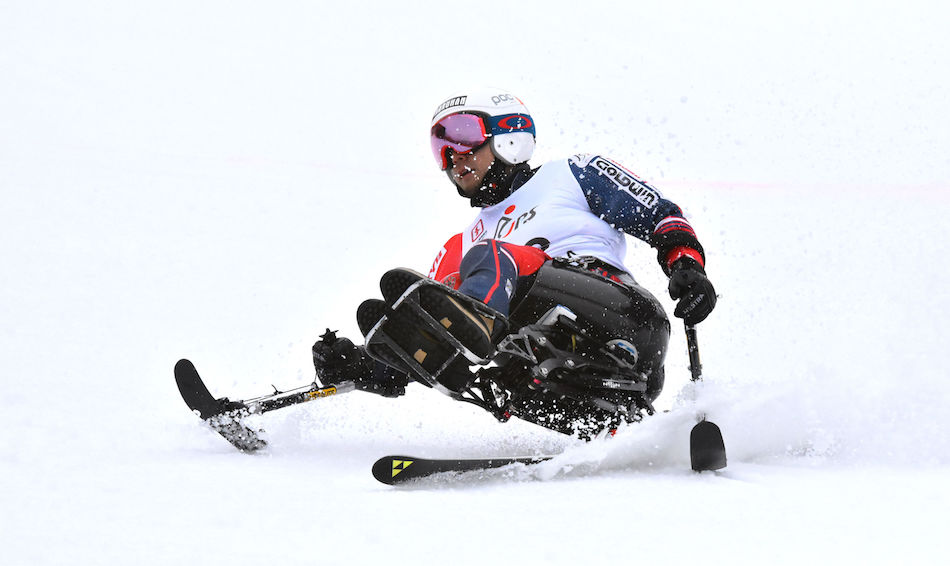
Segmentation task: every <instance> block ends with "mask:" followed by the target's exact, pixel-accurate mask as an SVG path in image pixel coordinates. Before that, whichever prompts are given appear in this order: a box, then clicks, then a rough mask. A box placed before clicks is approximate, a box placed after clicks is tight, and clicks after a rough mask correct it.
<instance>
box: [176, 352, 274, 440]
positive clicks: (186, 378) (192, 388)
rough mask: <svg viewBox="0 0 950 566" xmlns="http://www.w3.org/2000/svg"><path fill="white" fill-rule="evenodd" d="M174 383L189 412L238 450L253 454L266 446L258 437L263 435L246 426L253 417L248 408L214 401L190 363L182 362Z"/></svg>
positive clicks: (223, 399) (219, 400)
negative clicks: (247, 421) (249, 418)
mask: <svg viewBox="0 0 950 566" xmlns="http://www.w3.org/2000/svg"><path fill="white" fill-rule="evenodd" d="M175 382H176V383H177V384H178V391H179V392H180V393H181V398H182V399H184V400H185V404H186V405H188V408H189V409H191V410H192V411H198V416H200V417H201V419H202V420H204V421H205V422H206V423H208V426H210V427H211V428H212V429H213V430H214V431H215V432H217V433H218V434H220V435H221V436H223V437H224V439H225V440H227V441H228V442H230V443H231V444H232V445H233V446H234V447H235V448H237V449H238V450H240V451H242V452H254V451H255V450H259V449H261V448H263V447H265V446H267V442H266V441H264V439H262V438H261V437H260V436H259V433H260V432H262V431H255V430H254V429H251V428H249V427H248V426H247V425H245V424H244V422H243V419H244V417H246V416H247V415H249V414H250V412H249V411H248V409H247V406H246V405H244V404H243V403H241V402H232V401H229V400H228V398H227V397H224V398H221V399H215V398H214V396H213V395H212V394H211V392H210V391H208V387H207V386H206V385H205V384H204V382H203V381H202V380H201V376H200V375H198V370H196V369H195V365H194V364H192V363H191V362H190V361H188V360H179V361H178V363H177V364H175Z"/></svg>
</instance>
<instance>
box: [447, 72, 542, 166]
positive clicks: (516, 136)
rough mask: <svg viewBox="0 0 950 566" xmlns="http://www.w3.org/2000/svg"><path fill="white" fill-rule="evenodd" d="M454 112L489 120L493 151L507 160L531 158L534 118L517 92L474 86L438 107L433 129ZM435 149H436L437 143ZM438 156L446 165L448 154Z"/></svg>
mask: <svg viewBox="0 0 950 566" xmlns="http://www.w3.org/2000/svg"><path fill="white" fill-rule="evenodd" d="M452 114H474V115H478V116H481V117H482V118H483V119H484V122H485V123H484V133H485V135H486V139H487V138H488V137H490V138H491V148H492V153H493V154H494V155H495V157H497V158H499V159H501V160H502V161H503V162H504V163H506V164H508V165H517V164H519V163H524V162H526V161H528V160H529V159H531V155H532V154H533V153H534V137H535V130H534V120H533V119H532V118H531V115H530V114H528V109H527V108H525V105H524V104H523V103H522V102H521V100H519V99H518V97H516V96H515V95H513V94H511V93H509V92H506V91H504V90H501V89H497V88H482V89H474V90H468V91H465V92H463V93H460V94H457V95H455V96H453V97H451V98H449V99H448V100H446V101H445V102H443V103H442V104H440V105H439V107H438V108H436V110H435V114H434V115H433V116H432V124H431V126H432V128H431V130H432V132H433V133H434V132H435V127H436V124H438V122H439V121H440V120H442V119H443V118H445V117H446V116H450V115H452ZM433 151H436V146H435V144H433ZM438 159H439V160H440V161H442V163H443V165H444V161H443V160H444V156H443V157H439V158H438ZM444 168H445V167H444V166H443V169H444Z"/></svg>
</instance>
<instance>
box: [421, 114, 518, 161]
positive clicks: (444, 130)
mask: <svg viewBox="0 0 950 566" xmlns="http://www.w3.org/2000/svg"><path fill="white" fill-rule="evenodd" d="M486 122H487V123H486ZM518 131H521V132H529V133H531V134H532V135H533V134H534V123H533V122H532V121H531V117H530V116H527V115H525V114H506V115H504V116H489V117H488V118H487V119H486V118H483V117H482V116H479V115H478V114H449V115H448V116H446V117H444V118H442V119H441V120H439V121H438V122H436V123H435V124H434V125H433V126H432V130H431V131H430V134H429V139H430V141H431V143H432V155H433V156H434V157H435V161H436V163H438V164H439V166H440V167H441V168H442V170H443V171H444V170H445V169H446V167H448V166H449V155H448V150H450V149H451V150H452V151H454V152H455V153H469V152H471V151H474V150H476V149H478V148H479V147H481V146H482V144H484V143H485V142H486V141H488V138H490V137H492V135H498V134H507V133H511V132H518Z"/></svg>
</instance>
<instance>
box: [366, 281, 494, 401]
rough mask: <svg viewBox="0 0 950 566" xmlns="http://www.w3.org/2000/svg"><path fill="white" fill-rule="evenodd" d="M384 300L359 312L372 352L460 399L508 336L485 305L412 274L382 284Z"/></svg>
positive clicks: (375, 355)
mask: <svg viewBox="0 0 950 566" xmlns="http://www.w3.org/2000/svg"><path fill="white" fill-rule="evenodd" d="M380 290H381V291H382V294H383V298H384V299H383V300H379V299H369V300H367V301H364V302H363V304H361V305H360V307H359V309H358V310H357V315H356V318H357V322H358V324H359V327H360V331H361V332H362V333H363V335H364V336H365V338H366V352H367V353H368V354H369V355H370V356H372V357H373V358H376V359H378V360H380V361H382V362H383V363H385V364H387V365H390V366H392V367H394V368H396V369H398V370H400V371H403V372H406V373H408V374H410V375H412V376H414V377H415V378H416V379H417V380H418V381H421V382H422V383H424V384H426V385H428V386H430V387H434V388H436V389H439V390H440V391H442V392H443V393H447V394H449V395H450V396H456V394H458V392H459V391H461V390H463V389H464V388H465V387H466V386H467V385H468V384H469V382H470V381H471V380H472V379H473V377H474V376H473V374H472V372H471V371H470V370H469V366H471V365H475V364H487V363H488V362H489V360H490V359H491V358H492V356H493V355H494V354H495V344H497V343H498V342H499V341H500V340H501V338H502V337H504V336H505V334H506V332H507V327H508V323H507V319H506V318H505V316H504V315H502V314H501V313H499V312H497V311H495V310H493V309H491V308H489V307H487V306H485V305H484V304H483V303H481V302H479V301H477V300H475V299H473V298H471V297H468V296H466V295H463V294H461V293H459V292H457V291H454V290H452V289H450V288H448V287H446V286H445V285H441V284H439V283H436V282H435V281H432V280H431V279H428V278H426V277H425V276H423V275H422V274H420V273H416V272H415V271H411V270H408V269H393V270H391V271H388V272H387V273H385V274H384V275H383V277H382V278H381V279H380Z"/></svg>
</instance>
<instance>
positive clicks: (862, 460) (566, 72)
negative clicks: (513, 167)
mask: <svg viewBox="0 0 950 566" xmlns="http://www.w3.org/2000/svg"><path fill="white" fill-rule="evenodd" d="M514 4H515V3H490V2H489V3H479V4H477V5H475V4H472V5H465V6H462V5H461V4H458V5H453V4H447V3H436V2H406V3H393V2H369V1H364V2H353V3H348V4H345V5H344V3H333V4H329V3H321V2H303V1H286V2H269V3H266V4H265V3H255V2H223V1H217V2H210V1H209V2H194V1H189V2H181V1H162V2H156V1H151V0H149V1H144V0H143V1H139V2H134V3H114V2H102V1H87V2H82V3H79V2H55V1H43V0H35V1H31V2H13V1H3V2H0V77H2V79H0V80H2V83H0V190H2V195H3V198H2V204H0V264H2V266H3V268H2V269H0V288H2V291H3V292H2V295H0V321H2V322H0V343H2V345H3V346H2V349H0V356H2V358H0V367H2V368H3V393H2V395H0V409H2V413H0V414H2V427H0V508H2V513H0V541H2V548H3V549H4V552H3V559H2V562H3V563H4V564H7V565H39V564H129V563H136V564H183V563H188V564H258V563H262V562H265V561H266V562H267V563H274V564H288V565H289V564H362V563H370V562H371V561H372V562H373V563H378V562H379V561H381V560H384V561H389V562H393V563H408V562H409V561H410V560H411V561H413V562H416V563H426V564H443V563H451V564H483V563H486V562H512V563H526V564H542V563H543V564H574V563H579V562H580V563H604V564H608V563H610V564H612V563H630V564H632V563H648V564H654V563H658V564H678V563H689V564H695V563H699V562H702V563H712V564H762V563H769V564H782V563H794V564H800V563H802V562H803V561H807V562H808V563H852V564H889V563H891V564H896V563H901V564H905V563H907V564H924V563H934V564H936V563H943V560H944V559H945V557H946V556H947V555H948V553H950V547H948V542H947V537H946V535H945V533H944V530H945V526H946V514H947V511H948V506H950V487H948V482H947V479H948V474H947V471H948V467H950V435H948V434H947V432H946V431H947V428H948V425H950V417H948V410H947V409H948V406H950V372H948V369H947V364H946V362H945V359H944V356H945V355H946V352H947V350H948V345H950V344H948V339H947V336H948V331H950V328H948V322H947V313H948V312H950V292H948V276H950V268H948V262H947V258H948V257H950V253H948V251H950V250H948V244H947V237H946V228H947V221H946V218H947V215H948V213H950V197H948V194H950V190H948V189H950V157H948V155H950V153H948V151H947V148H948V147H950V112H948V110H947V100H948V99H950V88H948V85H950V72H948V70H947V69H948V68H950V67H948V65H947V60H948V56H950V42H948V40H947V38H946V37H947V36H946V34H945V33H944V29H943V28H944V27H945V22H946V21H947V15H948V14H947V9H946V8H945V7H944V5H943V4H942V3H938V2H933V3H918V2H906V1H905V2H900V3H893V4H884V3H864V2H862V3H850V2H840V3H807V2H805V3H802V2H794V3H786V4H783V5H778V4H777V3H765V2H749V3H723V2H715V3H708V4H709V5H708V6H707V5H706V4H705V3H679V2H675V3H665V4H664V5H663V6H662V7H659V6H658V5H653V4H650V5H644V4H642V3H606V2H586V3H584V4H583V7H581V5H580V4H577V3H568V2H556V1H548V2H519V3H517V5H514ZM483 84H494V85H500V86H503V87H505V88H507V89H510V90H512V91H514V92H515V93H517V94H518V95H519V96H520V97H522V98H523V99H524V100H525V101H526V103H527V104H528V107H529V108H530V109H531V111H532V114H533V115H534V117H535V119H536V122H537V128H538V134H539V147H538V151H537V153H536V159H535V160H534V162H535V163H542V162H544V161H545V160H548V159H554V158H559V157H564V156H567V155H569V154H571V153H575V152H581V151H586V152H603V153H605V154H607V155H610V156H612V157H615V158H617V159H620V160H621V161H623V162H624V163H626V164H627V165H628V166H629V167H631V168H632V169H634V170H635V171H637V172H638V174H640V175H641V176H642V177H643V178H645V179H646V180H648V181H650V182H652V183H653V184H655V185H656V186H657V187H659V188H660V189H661V190H662V191H664V193H665V194H666V195H667V196H669V197H670V198H672V199H673V200H674V201H676V202H678V203H680V204H681V205H682V206H683V207H684V208H685V210H686V212H687V215H688V216H689V217H690V219H691V221H692V223H693V225H694V226H695V227H696V229H697V231H698V233H699V235H700V237H701V238H702V241H703V242H704V244H705V246H706V248H707V250H708V253H709V273H710V276H711V278H712V279H713V281H714V282H715V284H716V286H717V289H718V291H719V292H720V293H721V299H720V302H719V306H718V308H717V310H716V312H715V313H714V314H713V316H712V317H711V318H710V319H709V320H708V321H707V322H705V323H703V324H702V325H701V327H700V329H699V340H700V346H701V351H702V354H703V362H704V366H705V376H706V381H705V382H704V383H703V384H702V385H701V387H699V388H697V390H695V391H694V390H693V389H692V388H691V387H690V384H689V380H688V372H687V368H686V365H687V364H686V355H685V346H684V342H683V338H682V333H681V332H678V331H677V332H676V333H675V336H674V339H673V342H672V344H671V349H670V355H669V363H668V384H667V388H666V391H665V392H664V394H663V396H662V397H661V399H660V403H659V405H660V407H661V408H662V409H664V410H667V411H669V412H664V413H660V414H658V415H657V416H656V417H654V418H652V419H649V420H648V421H646V422H643V423H641V424H640V425H638V426H635V427H629V428H626V429H623V430H621V432H620V433H619V434H618V435H617V436H616V437H615V438H613V439H611V440H609V441H600V442H592V443H590V444H582V443H579V442H576V441H573V440H571V439H568V438H565V437H562V436H559V435H557V434H555V433H552V432H549V431H545V430H542V429H539V428H537V427H533V426H531V425H527V424H525V423H518V422H512V423H508V424H499V423H496V422H494V420H493V419H492V418H491V417H490V416H489V415H487V414H485V413H481V412H479V411H478V410H477V409H476V408H473V407H469V406H467V405H463V404H459V403H453V402H451V401H450V400H449V399H447V398H445V397H443V396H441V395H439V394H438V393H435V392H432V391H430V390H424V389H422V388H421V387H419V386H414V387H412V388H411V390H410V394H409V395H407V396H406V397H404V398H402V399H400V400H398V401H389V400H385V399H381V398H377V397H373V396H370V395H367V394H363V393H353V394H349V395H345V396H341V397H338V398H330V399H324V400H320V401H318V402H314V403H311V404H309V405H303V406H298V407H293V408H289V409H286V410H283V411H278V412H275V413H270V414H267V415H264V416H262V417H259V418H260V419H261V422H260V424H262V425H263V426H265V427H266V428H267V430H268V434H269V439H270V441H271V447H270V449H269V450H268V451H267V453H266V454H260V455H253V456H248V455H242V454H239V453H237V452H236V451H234V450H233V449H232V448H231V447H230V446H229V445H227V444H226V443H224V442H223V441H222V440H221V439H220V438H219V437H217V436H216V435H215V434H214V433H213V432H210V431H209V430H207V429H205V428H203V427H201V426H200V423H199V422H198V421H197V419H195V418H194V416H193V415H191V414H190V413H188V411H187V410H186V409H185V407H184V406H183V404H182V403H181V400H180V398H179V396H178V392H177V390H176V388H175V386H174V383H173V381H172V367H173V365H174V363H175V362H176V361H177V360H178V359H179V358H181V357H188V358H190V359H192V360H194V361H195V363H196V364H197V366H198V368H199V370H200V371H201V372H202V374H203V375H204V376H205V378H206V381H207V383H208V384H209V386H210V387H211V389H212V390H213V392H214V393H216V394H218V395H228V396H230V397H232V398H246V397H250V396H254V395H257V394H262V393H266V392H268V391H269V390H270V387H271V384H274V385H276V386H277V387H280V388H284V389H286V388H291V387H295V386H299V385H303V384H306V383H308V382H309V381H310V380H311V379H312V369H311V362H310V353H309V350H310V345H311V344H312V342H313V341H314V340H315V338H316V337H317V335H319V334H320V333H322V331H323V330H324V328H326V327H328V326H329V327H332V328H334V329H340V330H341V331H342V332H343V333H345V334H347V335H349V336H357V335H358V331H357V329H356V324H355V317H354V311H355V308H356V306H357V305H358V304H359V302H360V301H361V300H362V299H363V298H366V297H370V296H375V295H376V294H377V289H376V281H377V279H378V276H379V274H381V273H382V272H383V271H384V270H386V269H387V268H390V267H393V266H396V265H405V266H410V267H415V268H418V269H422V270H425V269H426V267H427V265H428V262H429V261H431V258H432V257H433V255H434V253H435V252H436V251H437V249H438V247H439V246H440V245H441V243H442V242H443V241H444V239H445V238H447V237H448V236H450V235H451V234H452V233H454V232H455V231H457V230H458V229H460V228H461V227H463V226H464V225H465V224H466V223H467V222H468V221H469V219H470V218H471V216H472V213H473V211H471V210H470V209H468V208H467V207H466V206H465V205H464V203H463V202H462V201H460V200H459V198H458V196H457V195H455V192H454V190H453V189H452V188H451V187H450V186H449V185H448V183H447V181H446V180H445V178H444V177H443V176H442V174H441V173H439V172H438V171H437V170H436V168H435V167H434V166H433V163H432V158H431V156H430V154H429V148H428V146H427V140H426V133H427V132H426V129H427V127H428V119H429V116H430V115H431V111H432V109H433V108H434V107H435V105H436V104H438V103H439V102H440V101H441V100H442V99H443V98H444V97H445V96H447V95H449V94H450V93H451V92H452V91H454V90H456V89H459V88H464V87H466V86H470V85H483ZM397 215H398V216H397ZM628 263H629V264H630V265H631V266H633V268H634V270H635V273H636V275H637V277H638V278H639V279H640V280H641V282H643V283H645V284H646V285H648V286H649V287H650V288H651V289H653V290H655V292H656V293H657V294H658V295H660V296H661V297H662V299H663V300H664V304H665V305H666V307H667V309H668V311H669V312H672V303H671V302H670V301H669V300H668V299H667V298H666V297H665V296H663V295H662V291H663V288H664V287H663V278H662V276H661V275H660V274H659V273H658V270H657V269H656V267H655V265H654V260H653V254H652V252H651V251H650V250H649V249H648V248H647V247H646V246H642V245H631V250H630V254H629V258H628ZM693 398H695V401H693V400H691V399H693ZM700 411H703V412H705V413H706V414H708V415H709V417H710V418H711V419H713V420H714V421H715V422H717V423H719V425H720V426H721V427H722V429H723V431H724V434H725V437H726V442H727V445H728V449H729V467H728V468H727V469H726V470H725V471H723V472H721V473H718V474H708V473H707V474H694V473H692V472H690V471H689V470H688V455H687V452H686V446H687V433H688V430H689V428H690V427H691V425H692V424H693V422H694V421H695V418H696V414H697V413H698V412H700ZM386 453H409V454H414V455H420V456H432V457H439V456H445V457H447V456H454V455H466V456H487V455H497V454H505V455H508V454H519V455H520V454H539V453H563V454H562V455H561V456H559V457H557V458H555V459H554V460H553V461H551V462H549V463H546V464H543V465H540V466H537V467H536V468H533V469H528V468H524V467H520V468H519V467H512V468H510V469H505V470H501V471H496V472H492V473H486V474H482V475H478V474H476V475H468V476H465V477H463V478H442V479H440V480H437V481H429V482H425V483H422V484H420V485H416V486H413V487H410V488H405V489H394V488H390V487H387V486H383V485H381V484H378V483H377V482H375V480H373V478H372V477H371V476H370V474H369V469H370V466H371V464H372V462H373V461H374V460H375V459H376V458H377V457H378V456H381V455H383V454H386Z"/></svg>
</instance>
